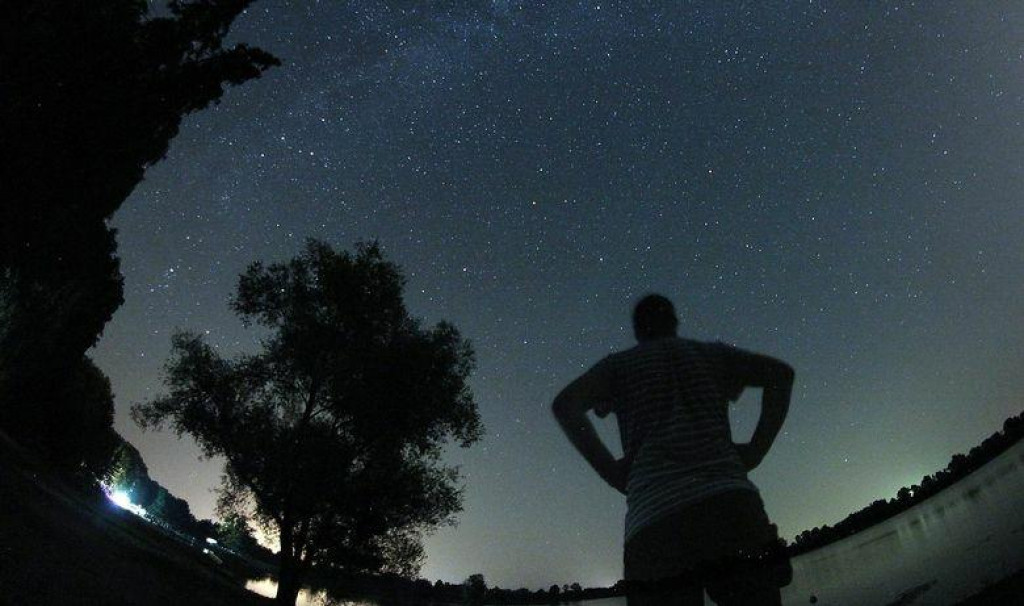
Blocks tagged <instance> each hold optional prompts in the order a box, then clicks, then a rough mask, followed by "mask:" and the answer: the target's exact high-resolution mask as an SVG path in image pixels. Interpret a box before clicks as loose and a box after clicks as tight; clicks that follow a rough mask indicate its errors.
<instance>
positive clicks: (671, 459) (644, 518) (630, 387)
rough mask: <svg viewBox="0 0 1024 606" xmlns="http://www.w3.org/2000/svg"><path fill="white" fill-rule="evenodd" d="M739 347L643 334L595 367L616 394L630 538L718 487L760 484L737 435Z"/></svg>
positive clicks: (613, 404)
mask: <svg viewBox="0 0 1024 606" xmlns="http://www.w3.org/2000/svg"><path fill="white" fill-rule="evenodd" d="M734 352H736V350H735V349H733V348H732V347H729V346H727V345H724V344H721V343H701V342H698V341H693V340H689V339H682V338H679V337H665V338H660V339H652V340H648V341H644V342H642V343H640V344H638V345H637V346H636V347H633V348H631V349H628V350H625V351H622V352H619V353H615V354H612V355H610V356H608V357H607V358H605V359H604V360H602V361H601V362H599V363H598V364H597V365H596V366H595V368H594V371H596V372H598V373H600V374H601V375H603V377H604V379H605V380H606V381H607V385H608V389H609V392H610V396H611V398H610V399H609V400H608V401H607V402H602V403H599V404H598V405H597V406H595V409H594V410H595V412H596V413H597V414H598V415H599V416H605V415H607V414H608V413H609V412H614V413H615V414H616V417H617V419H618V424H619V433H620V437H621V439H622V447H623V451H624V453H625V458H626V460H627V462H628V464H629V481H628V489H627V494H628V500H627V503H628V506H629V508H628V513H627V516H626V540H627V541H628V540H629V538H630V537H632V536H633V535H634V534H635V533H636V532H637V531H638V530H639V529H641V528H642V527H644V526H647V525H649V524H651V523H653V522H654V521H656V520H657V519H659V518H661V517H664V516H665V515H667V514H669V513H671V512H672V511H674V510H677V509H679V508H681V507H685V506H686V505H689V504H691V503H694V502H697V501H700V500H702V499H705V498H707V497H709V496H712V495H714V494H718V493H721V492H727V491H731V490H751V491H756V490H757V489H756V488H755V486H754V485H753V484H752V483H751V482H750V480H749V479H747V473H746V467H745V466H744V464H743V462H742V461H741V459H740V457H739V454H738V452H737V450H736V448H735V445H734V444H733V441H732V435H731V431H730V427H729V416H728V404H729V400H730V399H734V398H735V397H736V391H737V390H736V389H735V388H734V387H733V385H734V381H733V379H732V377H731V373H730V361H731V360H732V358H733V357H734V355H735V354H734Z"/></svg>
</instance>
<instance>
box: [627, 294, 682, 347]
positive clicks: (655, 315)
mask: <svg viewBox="0 0 1024 606" xmlns="http://www.w3.org/2000/svg"><path fill="white" fill-rule="evenodd" d="M677 328H679V319H678V318H676V308H675V307H673V306H672V301H669V300H668V299H667V298H665V297H663V296H662V295H646V296H645V297H644V298H642V299H640V301H639V302H638V303H637V304H636V307H634V308H633V334H634V335H636V340H637V341H649V340H651V339H659V338H661V337H674V336H676V329H677Z"/></svg>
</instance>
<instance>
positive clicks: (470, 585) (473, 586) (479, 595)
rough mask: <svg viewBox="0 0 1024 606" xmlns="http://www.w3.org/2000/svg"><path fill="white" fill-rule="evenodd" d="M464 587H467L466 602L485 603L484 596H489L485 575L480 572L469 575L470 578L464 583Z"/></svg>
mask: <svg viewBox="0 0 1024 606" xmlns="http://www.w3.org/2000/svg"><path fill="white" fill-rule="evenodd" d="M463 587H465V598H464V600H463V602H465V603H466V604H483V603H484V598H485V597H486V596H487V582H486V581H485V580H484V575H482V574H480V573H476V574H471V575H469V578H467V579H466V581H465V583H463Z"/></svg>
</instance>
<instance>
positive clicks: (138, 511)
mask: <svg viewBox="0 0 1024 606" xmlns="http://www.w3.org/2000/svg"><path fill="white" fill-rule="evenodd" d="M107 498H108V499H110V502H111V503H113V504H114V505H117V506H118V507H120V508H121V509H124V510H125V511H130V512H132V513H134V514H135V515H137V516H141V517H146V510H145V509H143V508H142V507H139V506H138V505H136V504H135V503H132V500H131V498H129V497H128V494H127V493H125V492H124V491H122V490H115V491H113V492H110V493H107Z"/></svg>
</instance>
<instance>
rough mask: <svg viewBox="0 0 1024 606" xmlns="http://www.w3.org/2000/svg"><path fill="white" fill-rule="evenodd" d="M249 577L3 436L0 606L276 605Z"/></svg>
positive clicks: (0, 456) (0, 450) (0, 444)
mask: <svg viewBox="0 0 1024 606" xmlns="http://www.w3.org/2000/svg"><path fill="white" fill-rule="evenodd" d="M244 582H245V581H244V579H241V578H239V577H237V576H234V575H232V574H230V573H229V572H228V571H226V570H225V569H224V567H222V566H217V565H215V564H213V563H212V562H211V561H208V560H207V558H206V556H204V555H203V554H202V552H201V551H199V550H197V549H194V548H191V547H188V546H186V545H182V544H181V543H179V542H177V541H174V540H172V539H170V538H169V537H167V536H164V535H163V534H161V533H160V532H159V531H158V530H156V529H155V528H153V527H151V526H150V525H149V524H148V523H146V522H145V521H143V520H141V519H139V518H137V517H135V516H134V515H132V514H130V513H127V512H124V511H122V510H120V509H117V508H116V507H112V506H111V505H110V504H109V503H107V502H106V500H105V499H103V498H102V497H98V498H95V499H89V498H86V497H83V496H82V495H80V494H79V493H77V492H76V491H74V490H72V489H70V488H69V487H67V486H66V485H65V484H64V483H63V482H62V481H61V480H60V479H59V478H58V477H56V476H55V475H54V474H53V473H51V472H49V471H48V470H47V469H46V468H45V466H43V465H40V464H39V463H38V461H37V459H36V458H35V457H34V456H32V453H30V452H28V451H26V450H25V449H22V448H21V447H19V446H18V445H17V444H15V443H14V442H13V441H12V440H11V439H10V438H9V437H8V436H7V435H5V434H3V433H0V604H4V605H7V604H10V605H12V606H13V605H22V604H39V605H49V604H61V605H67V606H77V605H81V606H95V605H96V604H104V605H110V606H116V605H125V606H127V605H133V606H134V605H137V604H147V605H153V606H180V605H181V604H195V605H197V606H207V605H209V606H215V605H216V606H223V605H225V604H240V605H242V606H267V605H269V604H271V603H272V601H271V600H268V599H266V598H262V597H259V596H256V595H254V594H252V593H250V592H248V591H246V590H245V589H244V588H243V586H244Z"/></svg>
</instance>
